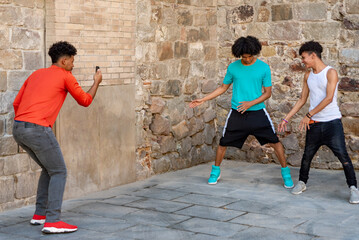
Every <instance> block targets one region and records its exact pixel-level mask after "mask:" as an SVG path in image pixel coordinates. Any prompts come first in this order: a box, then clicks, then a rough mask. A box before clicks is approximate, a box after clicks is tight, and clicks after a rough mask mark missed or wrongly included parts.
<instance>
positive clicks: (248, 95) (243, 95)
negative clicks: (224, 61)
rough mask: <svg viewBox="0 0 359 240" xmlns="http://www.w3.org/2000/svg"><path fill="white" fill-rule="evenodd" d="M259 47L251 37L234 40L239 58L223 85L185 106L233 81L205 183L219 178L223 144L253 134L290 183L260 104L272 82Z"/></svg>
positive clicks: (289, 185)
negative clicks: (269, 150)
mask: <svg viewBox="0 0 359 240" xmlns="http://www.w3.org/2000/svg"><path fill="white" fill-rule="evenodd" d="M261 49H262V46H261V44H260V42H259V41H258V39H257V38H255V37H252V36H247V37H241V38H239V39H237V40H236V41H235V43H234V44H233V46H232V53H233V55H234V56H235V57H237V58H241V59H240V60H237V61H235V62H233V63H231V64H230V65H229V66H228V69H227V74H226V76H225V78H224V80H223V84H222V85H221V86H220V87H219V88H217V89H216V90H214V91H213V92H212V93H210V94H208V95H207V96H205V97H204V98H200V99H196V100H193V101H192V102H191V103H190V105H189V106H190V107H191V108H194V107H197V106H198V105H201V104H202V103H204V102H205V101H208V100H211V99H213V98H216V97H218V96H219V95H221V94H223V93H224V92H226V91H227V90H228V88H229V87H230V85H231V84H232V83H233V92H232V104H231V105H232V108H231V110H230V111H229V113H228V117H227V120H226V124H225V126H224V129H223V135H222V137H221V140H220V142H219V146H218V149H217V156H216V161H215V165H213V166H212V171H211V174H210V177H209V179H208V184H216V183H217V181H218V180H219V178H220V165H221V162H222V160H223V157H224V154H225V153H226V149H227V146H232V147H237V148H242V146H243V144H244V142H245V140H246V139H247V137H248V136H249V135H253V136H255V137H256V139H257V140H258V141H259V143H260V144H261V145H264V144H267V143H268V144H269V145H270V146H271V147H272V148H273V149H274V151H275V154H276V156H277V157H278V159H279V162H280V164H281V166H282V168H281V173H282V177H283V180H284V187H286V188H292V187H293V186H294V184H293V181H292V178H291V175H290V169H289V167H287V163H286V159H285V156H284V149H283V145H282V144H281V143H280V141H279V139H278V137H277V135H276V133H275V130H274V126H273V123H272V121H271V119H270V117H269V114H268V112H267V111H266V109H265V105H264V101H265V100H266V99H268V98H270V96H271V93H272V82H271V72H270V68H269V66H268V64H266V63H264V62H263V61H261V60H259V59H257V58H256V57H255V55H258V54H259V53H260V51H261ZM262 90H263V91H262Z"/></svg>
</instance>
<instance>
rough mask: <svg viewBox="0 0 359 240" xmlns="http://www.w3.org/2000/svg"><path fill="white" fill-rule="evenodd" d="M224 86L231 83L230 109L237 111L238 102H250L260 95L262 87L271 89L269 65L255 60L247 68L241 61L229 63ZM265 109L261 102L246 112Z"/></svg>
mask: <svg viewBox="0 0 359 240" xmlns="http://www.w3.org/2000/svg"><path fill="white" fill-rule="evenodd" d="M223 83H224V84H231V83H233V92H232V108H233V109H237V107H238V105H239V102H243V101H252V100H254V99H257V98H259V97H260V96H261V95H262V88H263V87H271V86H272V81H271V72H270V68H269V65H268V64H266V63H265V62H263V61H261V60H259V59H257V60H256V61H255V63H253V64H252V65H249V66H245V65H243V64H242V62H241V60H237V61H235V62H233V63H231V64H230V65H229V66H228V68H227V73H226V76H225V77H224V80H223ZM263 108H265V105H264V103H263V102H261V103H258V104H256V105H253V106H252V107H250V108H249V109H248V110H247V111H256V110H260V109H263Z"/></svg>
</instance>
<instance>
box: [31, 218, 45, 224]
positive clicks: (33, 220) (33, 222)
mask: <svg viewBox="0 0 359 240" xmlns="http://www.w3.org/2000/svg"><path fill="white" fill-rule="evenodd" d="M44 223H45V219H44V220H35V219H31V220H30V224H31V225H42V224H44Z"/></svg>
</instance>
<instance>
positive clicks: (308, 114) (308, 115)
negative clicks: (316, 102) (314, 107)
mask: <svg viewBox="0 0 359 240" xmlns="http://www.w3.org/2000/svg"><path fill="white" fill-rule="evenodd" d="M305 116H307V118H309V119H311V118H312V117H313V116H312V115H310V113H309V112H308V113H307V114H305Z"/></svg>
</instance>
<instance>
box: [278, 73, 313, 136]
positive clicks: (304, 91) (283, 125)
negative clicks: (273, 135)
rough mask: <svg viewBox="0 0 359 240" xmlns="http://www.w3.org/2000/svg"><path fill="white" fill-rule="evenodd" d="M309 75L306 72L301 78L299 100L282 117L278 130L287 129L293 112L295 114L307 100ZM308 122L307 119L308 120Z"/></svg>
mask: <svg viewBox="0 0 359 240" xmlns="http://www.w3.org/2000/svg"><path fill="white" fill-rule="evenodd" d="M308 76H309V72H306V73H305V75H304V79H303V88H302V94H301V96H300V98H299V100H298V101H297V102H296V103H295V105H294V107H293V108H292V110H290V111H289V113H288V114H287V115H286V116H285V117H284V119H283V120H282V121H281V123H280V124H279V125H278V131H279V132H281V131H284V130H287V123H288V121H289V120H290V119H291V118H292V117H293V115H294V114H296V113H297V112H298V111H299V110H300V109H301V108H302V107H303V106H304V104H305V103H306V102H307V99H308V96H309V88H308V84H307V79H308ZM308 123H309V121H308Z"/></svg>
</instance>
